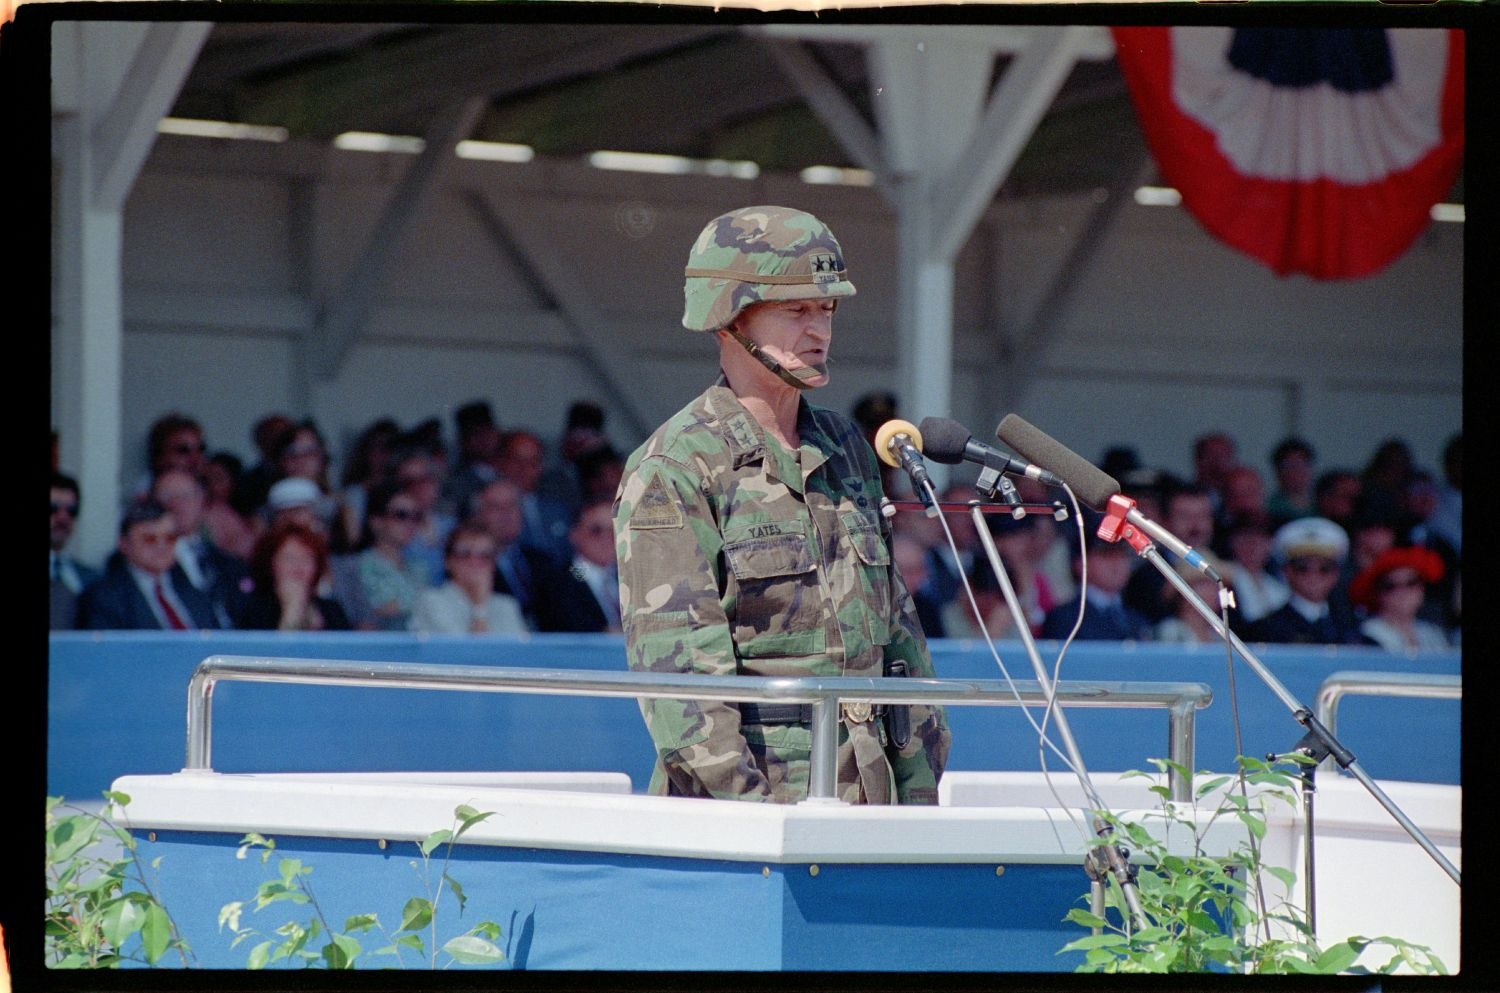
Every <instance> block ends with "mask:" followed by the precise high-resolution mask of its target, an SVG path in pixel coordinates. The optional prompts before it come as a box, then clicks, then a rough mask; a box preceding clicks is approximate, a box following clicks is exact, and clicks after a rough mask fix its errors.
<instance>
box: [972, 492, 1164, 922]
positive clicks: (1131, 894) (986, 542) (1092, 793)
mask: <svg viewBox="0 0 1500 993" xmlns="http://www.w3.org/2000/svg"><path fill="white" fill-rule="evenodd" d="M1000 478H1001V479H1004V477H1003V476H1001V477H1000ZM1005 481H1006V482H1009V480H1005ZM991 492H993V491H991ZM1010 492H1011V493H1012V494H1013V493H1014V492H1015V488H1014V486H1012V487H1011V490H1010ZM1006 504H1007V505H1008V506H1009V508H1010V512H1011V514H1012V515H1013V516H1015V517H1018V518H1019V517H1022V516H1025V513H1026V511H1027V509H1029V508H1028V506H1027V505H1025V504H1022V503H1020V502H1019V500H1017V501H1016V502H1011V501H1010V500H1007V501H1006ZM992 506H993V505H992ZM1041 506H1042V507H1043V508H1045V509H1046V510H1048V511H1049V512H1054V513H1055V512H1056V511H1055V510H1054V508H1061V506H1062V505H1061V504H1054V505H1052V506H1048V505H1045V504H1043V505H1041ZM968 507H969V508H970V513H971V514H972V516H973V518H974V530H975V531H976V532H978V534H979V542H980V544H982V545H983V546H984V553H985V556H986V557H988V559H989V562H990V568H991V569H993V570H994V572H995V577H996V579H998V580H999V582H1000V590H1001V592H1002V593H1004V595H1005V603H1006V605H1007V606H1008V607H1009V608H1010V614H1011V617H1012V618H1014V619H1015V624H1016V632H1017V633H1018V634H1019V636H1020V639H1021V643H1022V645H1024V646H1025V648H1026V655H1027V657H1028V658H1029V659H1030V660H1031V667H1032V669H1033V670H1035V672H1036V679H1037V684H1038V685H1039V686H1041V688H1042V692H1043V693H1044V694H1045V695H1046V697H1047V700H1048V704H1049V707H1050V710H1051V712H1052V713H1053V714H1055V715H1056V718H1057V730H1058V733H1059V734H1060V735H1061V736H1062V740H1063V747H1064V748H1065V749H1066V751H1067V755H1068V762H1069V763H1070V764H1071V766H1072V768H1073V771H1074V773H1075V774H1076V775H1077V777H1078V784H1079V786H1081V787H1082V788H1083V792H1084V795H1085V796H1086V797H1087V798H1088V801H1089V803H1090V804H1091V805H1092V807H1093V811H1092V813H1093V817H1092V826H1093V829H1094V833H1095V835H1096V836H1097V837H1098V838H1099V843H1098V844H1097V845H1096V846H1095V847H1093V848H1091V849H1090V850H1089V853H1088V855H1087V856H1085V857H1084V863H1083V868H1084V872H1085V873H1087V874H1088V877H1089V886H1090V890H1091V891H1092V894H1093V899H1092V905H1094V906H1097V907H1102V906H1103V901H1104V880H1105V877H1106V875H1113V876H1114V878H1115V881H1116V883H1117V884H1118V885H1119V887H1120V892H1121V893H1122V894H1124V897H1125V902H1126V904H1127V906H1128V907H1129V910H1130V916H1131V920H1132V921H1133V922H1134V923H1135V924H1136V925H1137V926H1140V927H1144V926H1145V925H1146V923H1147V918H1146V913H1145V911H1144V910H1143V909H1142V908H1141V901H1140V893H1139V891H1138V890H1137V888H1136V886H1137V884H1136V868H1135V867H1134V866H1133V865H1131V864H1130V861H1129V855H1130V853H1129V852H1128V851H1127V850H1126V849H1125V848H1124V847H1123V846H1121V845H1118V844H1115V843H1114V842H1113V841H1111V835H1112V834H1113V833H1114V827H1113V826H1112V825H1110V824H1109V823H1108V822H1107V821H1105V820H1104V818H1102V817H1100V816H1099V812H1100V811H1106V810H1108V809H1109V808H1108V807H1106V806H1105V805H1104V801H1103V799H1102V798H1101V797H1100V796H1099V793H1098V791H1097V790H1095V789H1094V784H1093V781H1092V780H1091V779H1090V778H1089V774H1088V769H1087V768H1086V767H1085V766H1084V764H1083V756H1082V754H1081V753H1080V752H1079V751H1078V744H1077V742H1075V741H1074V740H1073V732H1072V729H1071V728H1069V727H1068V719H1067V717H1066V716H1065V715H1064V713H1063V708H1062V707H1061V706H1059V705H1058V704H1057V701H1056V700H1055V699H1054V697H1053V693H1054V690H1053V686H1052V683H1051V681H1050V679H1049V677H1048V675H1047V667H1046V666H1045V665H1043V664H1042V656H1041V653H1040V652H1038V651H1037V647H1036V642H1035V641H1034V640H1033V639H1032V637H1031V622H1030V621H1028V620H1027V618H1026V613H1025V611H1024V610H1023V609H1022V608H1021V602H1020V599H1019V598H1018V597H1017V596H1016V591H1015V589H1014V588H1013V587H1012V586H1011V582H1010V575H1009V574H1008V573H1007V572H1006V569H1005V564H1004V563H1003V562H1001V561H1000V553H999V552H998V551H997V550H996V548H995V540H994V538H993V537H991V535H990V529H989V526H988V525H987V524H986V523H985V520H984V510H983V509H982V505H981V504H980V502H979V501H978V500H974V501H971V502H970V503H969V504H968ZM1064 513H1066V511H1064ZM980 623H983V619H980Z"/></svg>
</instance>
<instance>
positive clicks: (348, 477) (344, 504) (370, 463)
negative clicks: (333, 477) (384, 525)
mask: <svg viewBox="0 0 1500 993" xmlns="http://www.w3.org/2000/svg"><path fill="white" fill-rule="evenodd" d="M400 436H401V428H400V426H399V425H397V424H396V422H395V421H394V420H393V419H392V418H389V417H377V418H376V419H375V420H373V421H371V422H370V423H368V424H366V425H365V426H364V428H363V429H362V430H361V431H360V432H359V434H358V435H357V436H356V437H355V439H354V444H352V445H351V446H350V447H349V453H348V456H347V457H346V458H345V459H344V470H343V472H341V473H340V474H339V494H338V496H339V517H338V522H339V526H338V528H337V529H336V530H335V531H334V532H333V535H332V536H331V537H332V544H331V548H332V551H333V553H334V554H336V555H338V554H343V553H345V552H349V551H352V550H353V549H354V547H355V546H356V545H358V544H359V536H360V534H361V533H363V531H364V529H365V498H366V496H367V495H368V494H369V492H370V487H371V486H373V485H374V484H376V483H378V482H380V481H381V480H384V479H389V478H390V474H391V452H392V449H393V447H394V446H395V444H396V439H398V438H399V437H400Z"/></svg>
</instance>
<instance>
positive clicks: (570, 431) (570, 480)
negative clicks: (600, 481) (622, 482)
mask: <svg viewBox="0 0 1500 993" xmlns="http://www.w3.org/2000/svg"><path fill="white" fill-rule="evenodd" d="M607 447H609V439H608V438H607V437H606V436H605V434H604V408H603V407H601V406H599V405H598V404H597V403H594V402H592V401H589V400H578V401H575V402H574V403H572V404H570V405H569V406H568V415H567V418H566V420H565V421H564V423H563V433H562V438H561V440H560V441H559V442H558V445H557V458H556V460H555V461H554V462H553V464H552V465H551V466H549V467H548V468H547V469H546V470H544V471H543V473H542V478H541V479H540V480H539V481H538V482H537V487H536V491H537V493H539V494H541V495H542V496H543V497H544V498H547V499H551V500H555V501H556V502H558V503H560V504H562V505H563V506H565V507H567V508H568V510H569V513H571V512H572V511H573V510H575V509H577V507H578V505H579V503H580V502H581V501H582V500H583V499H584V492H583V483H582V481H581V479H580V478H579V476H580V471H579V468H580V463H579V460H580V459H582V458H584V457H585V456H587V455H589V454H590V453H592V452H595V451H597V450H599V449H602V448H607Z"/></svg>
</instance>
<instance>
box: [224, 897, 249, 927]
mask: <svg viewBox="0 0 1500 993" xmlns="http://www.w3.org/2000/svg"><path fill="white" fill-rule="evenodd" d="M244 910H245V904H244V901H242V900H235V901H233V902H232V903H226V904H224V906H222V907H220V908H219V930H220V931H222V930H224V925H225V924H228V925H229V930H231V931H238V930H239V929H240V914H241V913H243V912H244Z"/></svg>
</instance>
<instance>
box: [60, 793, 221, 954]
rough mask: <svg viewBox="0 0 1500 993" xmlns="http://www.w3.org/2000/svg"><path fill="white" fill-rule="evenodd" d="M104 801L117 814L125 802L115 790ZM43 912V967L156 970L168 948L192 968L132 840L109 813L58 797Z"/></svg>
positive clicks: (156, 862)
mask: <svg viewBox="0 0 1500 993" xmlns="http://www.w3.org/2000/svg"><path fill="white" fill-rule="evenodd" d="M103 797H104V799H105V800H106V801H108V802H110V803H112V804H114V805H115V807H116V808H117V809H119V810H122V811H123V810H124V808H125V807H126V805H128V804H129V803H130V797H129V796H127V795H126V794H124V793H120V792H116V791H105V792H104V793H103ZM70 811H71V813H70ZM116 844H117V845H118V849H116V848H115V847H114V846H115V845H116ZM117 851H118V855H117V854H116V852H117ZM160 864H161V858H160V857H158V858H156V859H153V860H152V862H151V866H150V869H151V874H154V873H155V871H156V869H157V868H158V867H159V866H160ZM46 914H47V917H46V924H45V927H44V930H43V934H44V941H45V949H46V951H45V957H44V961H45V962H46V963H47V965H48V966H49V967H51V968H57V969H79V968H114V967H117V966H119V965H120V964H121V963H122V962H127V961H135V962H144V963H145V964H147V965H155V964H156V963H157V962H159V961H161V959H162V958H163V957H164V956H165V955H166V954H167V953H168V952H169V951H172V950H176V952H177V953H178V955H180V956H181V958H182V961H183V964H184V965H191V964H193V963H192V952H191V950H190V949H189V948H188V944H187V942H186V941H184V940H183V938H182V936H181V935H180V934H179V933H178V930H177V925H176V924H175V923H174V922H173V920H172V916H171V915H170V914H168V913H167V909H166V908H165V907H164V906H162V903H161V901H160V900H159V899H158V898H157V896H156V891H155V889H154V888H153V887H152V885H151V879H150V878H148V873H147V871H146V866H144V865H143V864H142V863H141V859H140V855H139V851H138V849H137V848H136V842H135V838H134V837H132V836H131V834H130V832H129V831H128V830H126V829H124V828H122V827H120V826H118V825H117V824H115V822H114V821H113V820H112V819H111V818H110V817H109V816H108V815H107V814H105V813H95V812H93V811H89V810H84V809H83V808H81V807H77V806H73V805H70V804H67V803H65V802H64V800H63V798H62V797H59V796H49V797H47V897H46ZM132 939H138V941H133V940H132Z"/></svg>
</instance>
